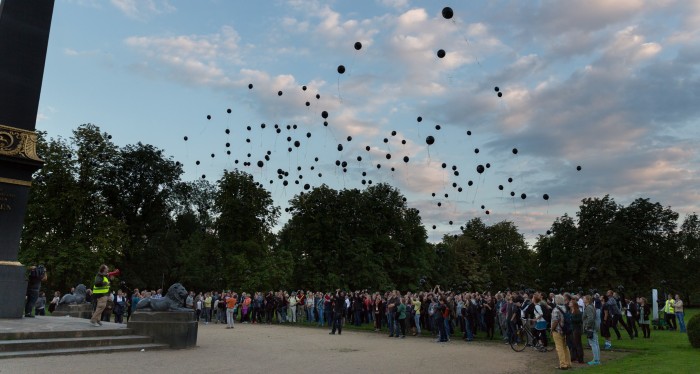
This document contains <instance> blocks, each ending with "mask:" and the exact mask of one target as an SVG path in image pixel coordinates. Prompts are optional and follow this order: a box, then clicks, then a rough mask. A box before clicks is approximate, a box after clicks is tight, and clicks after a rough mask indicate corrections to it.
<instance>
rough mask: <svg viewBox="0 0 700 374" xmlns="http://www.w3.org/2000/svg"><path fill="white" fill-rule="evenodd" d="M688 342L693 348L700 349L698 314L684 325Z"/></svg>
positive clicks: (699, 318) (699, 315) (699, 317)
mask: <svg viewBox="0 0 700 374" xmlns="http://www.w3.org/2000/svg"><path fill="white" fill-rule="evenodd" d="M686 329H687V331H688V340H690V345H692V346H693V348H700V314H696V315H695V316H694V317H693V318H691V319H690V321H688V324H687V325H686Z"/></svg>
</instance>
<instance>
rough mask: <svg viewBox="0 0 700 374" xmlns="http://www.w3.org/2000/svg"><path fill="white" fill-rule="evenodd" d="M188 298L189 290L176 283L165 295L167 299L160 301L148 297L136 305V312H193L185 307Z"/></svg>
mask: <svg viewBox="0 0 700 374" xmlns="http://www.w3.org/2000/svg"><path fill="white" fill-rule="evenodd" d="M186 298H187V290H186V289H185V287H183V286H182V285H181V284H180V283H175V284H173V285H172V286H170V288H168V293H167V294H165V297H163V298H160V299H154V298H152V297H147V298H145V299H143V300H141V301H139V303H138V304H136V310H144V311H154V312H184V311H192V309H189V308H185V307H183V305H184V304H185V299H186Z"/></svg>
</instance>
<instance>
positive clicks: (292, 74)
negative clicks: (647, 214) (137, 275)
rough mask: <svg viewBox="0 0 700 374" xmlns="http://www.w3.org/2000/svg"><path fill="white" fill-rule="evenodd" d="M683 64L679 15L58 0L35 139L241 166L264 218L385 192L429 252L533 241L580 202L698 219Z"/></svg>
mask: <svg viewBox="0 0 700 374" xmlns="http://www.w3.org/2000/svg"><path fill="white" fill-rule="evenodd" d="M444 7H450V8H451V9H452V10H453V12H452V13H453V16H452V17H451V18H450V19H447V18H445V17H444V16H443V12H442V11H443V8H444ZM356 42H360V43H361V48H360V49H359V50H358V49H356V48H355V44H356ZM439 50H444V51H445V56H444V57H443V58H439V57H438V51H439ZM339 65H343V67H344V68H345V71H344V73H343V74H339V71H338V67H339ZM699 67H700V1H698V0H692V1H689V0H658V1H642V0H616V1H606V0H569V1H553V0H540V1H454V0H453V1H452V2H444V3H443V2H439V1H412V0H366V1H352V2H351V1H340V0H337V1H318V0H269V1H259V2H258V1H256V2H254V1H224V0H202V1H196V2H195V1H177V0H56V5H55V9H54V15H53V22H52V26H51V35H50V40H49V47H48V54H47V58H46V68H45V71H44V81H43V88H42V95H41V101H40V106H39V114H38V118H37V130H40V131H46V132H47V133H48V135H49V136H50V137H63V138H68V137H70V135H71V131H72V130H74V129H75V128H76V127H77V126H79V125H80V124H83V123H93V124H96V125H98V126H99V127H100V128H101V130H102V131H106V132H108V133H109V134H110V135H112V136H113V139H112V140H113V141H114V142H115V143H116V144H117V145H119V146H124V145H127V144H135V143H137V142H143V143H147V144H153V145H155V146H156V147H158V148H161V149H163V150H164V151H165V153H166V154H167V155H169V157H172V159H173V160H176V161H178V162H181V163H183V165H184V169H185V175H184V179H185V180H196V179H200V178H203V177H204V178H206V179H208V180H209V181H212V182H214V181H216V180H218V179H219V178H220V177H221V175H222V173H223V171H224V170H232V169H235V168H238V169H240V170H244V171H246V172H249V173H251V174H252V175H253V176H254V177H255V179H256V181H259V182H260V183H262V184H263V185H264V186H265V188H266V189H267V190H269V191H270V193H271V194H272V197H273V198H274V200H275V204H276V205H278V206H280V207H282V208H285V207H287V206H288V201H289V199H291V198H292V197H293V196H295V195H296V194H298V193H300V192H302V191H304V188H305V187H306V186H305V185H307V184H308V187H309V188H311V189H312V188H314V187H315V186H319V185H321V184H323V183H325V184H327V185H328V186H330V187H333V188H337V189H342V188H365V187H366V186H368V185H369V183H372V184H373V185H376V184H378V183H389V184H391V185H393V186H395V187H397V188H398V189H399V190H400V191H401V192H402V193H403V194H404V195H405V196H406V198H407V204H408V206H409V207H414V208H417V209H419V210H420V214H421V216H422V218H423V223H424V225H425V226H426V228H427V229H428V235H429V240H431V241H439V240H440V238H441V237H442V236H443V235H445V234H455V233H458V232H459V227H460V225H463V224H464V223H466V222H467V221H468V220H470V219H471V218H473V217H480V218H481V219H483V220H484V221H485V222H486V223H487V224H494V223H497V222H500V221H502V220H509V221H513V222H514V223H515V224H516V225H517V226H518V227H519V229H520V231H521V232H522V233H523V234H524V235H525V237H526V238H527V239H528V240H529V241H532V240H534V239H535V238H536V237H537V236H538V235H541V234H545V233H546V231H547V229H548V228H549V227H550V226H551V224H552V222H553V221H554V220H555V219H556V217H558V216H561V215H563V214H569V215H572V216H573V215H575V214H576V212H577V210H578V206H579V205H580V203H581V200H582V199H583V198H586V197H602V196H604V195H606V194H609V195H610V196H611V197H613V198H614V199H615V200H616V201H617V202H618V203H621V204H629V203H630V202H632V201H633V200H634V199H637V198H640V197H641V198H649V199H650V200H651V201H652V202H659V203H661V204H662V205H664V206H670V207H671V208H672V209H673V210H675V211H677V212H679V213H680V214H681V219H682V217H683V216H684V215H686V214H688V213H692V212H697V211H699V209H698V206H699V204H700V192H699V190H698V186H700V173H698V171H697V166H696V165H698V163H699V162H700V151H699V149H700V69H699ZM251 84H252V88H249V85H251ZM304 87H305V88H306V89H305V90H304V89H303V88H304ZM497 90H498V91H497ZM280 92H281V95H280V94H279V93H280ZM499 93H500V94H502V95H501V96H500V97H499ZM317 95H318V98H317ZM307 103H308V104H307ZM228 109H230V110H231V112H230V113H228V112H227V110H228ZM323 112H326V113H327V114H328V116H327V118H325V119H324V118H323ZM208 116H210V117H208ZM419 117H420V118H421V121H420V122H419V121H418V118H419ZM208 118H210V119H208ZM324 121H326V122H327V126H325V125H324ZM263 124H264V128H263ZM275 125H278V127H279V129H280V131H279V133H277V132H276V127H275ZM294 125H296V128H294V127H293V126H294ZM248 126H250V130H248ZM287 126H290V129H289V130H288V129H287ZM227 129H228V130H229V132H228V133H227V132H226V130H227ZM429 136H432V137H433V139H434V142H433V143H432V144H431V145H429V144H427V143H428V142H427V140H428V139H427V138H428V137H429ZM185 137H187V140H186V141H185ZM349 137H350V138H349ZM288 138H289V141H288ZM385 139H386V140H385ZM295 141H298V142H299V143H298V144H299V146H298V147H297V146H295V143H294V142H295ZM404 141H405V142H404ZM227 144H228V147H227ZM341 146H342V150H339V149H340V148H341ZM367 146H369V147H370V148H369V149H370V150H369V151H367V150H366V147H367ZM290 148H291V151H289V149H290ZM477 149H478V153H477ZM515 150H517V154H516V153H515ZM227 151H230V155H229V154H227ZM268 152H269V153H268ZM249 154H250V156H248V155H249ZM212 155H213V157H212ZM389 155H390V156H389ZM265 156H268V157H269V160H267V159H266V158H265ZM406 156H407V157H408V162H404V157H406ZM358 157H359V159H358ZM387 157H391V158H390V159H388V158H387ZM316 158H318V161H316ZM198 161H199V162H198ZM258 161H262V162H263V163H262V165H263V166H262V167H258ZM336 161H338V162H341V163H342V162H343V161H344V162H346V163H347V166H346V168H345V169H346V170H345V171H343V167H342V165H343V164H341V166H336ZM244 162H250V163H251V165H250V166H244ZM443 163H444V164H445V167H444V168H443ZM487 164H488V165H487ZM479 165H482V166H484V171H483V173H479V172H478V171H477V168H478V166H479ZM486 166H489V167H486ZM577 166H580V167H581V169H580V170H577ZM312 167H313V170H312ZM392 168H393V169H392ZM279 169H281V170H283V171H286V172H288V173H289V175H288V176H286V177H284V178H283V179H278V170H279ZM299 169H301V170H299ZM455 171H456V173H455ZM363 173H364V175H363ZM319 174H321V176H319ZM509 178H512V182H509V181H508V179H509ZM285 180H286V181H287V183H288V185H287V186H284V185H283V182H284V181H285ZM271 181H272V183H271ZM363 181H364V183H365V184H363ZM297 182H298V184H297ZM470 182H471V183H470ZM499 186H503V189H502V190H501V189H499ZM511 193H512V194H513V195H514V196H513V197H511ZM433 194H435V195H433ZM523 194H524V195H523ZM545 194H546V195H547V196H548V197H549V199H548V200H545V199H544V197H545ZM522 197H525V198H524V199H523V198H522ZM482 206H483V208H482ZM487 211H488V214H487ZM288 219H289V214H286V213H283V214H282V217H281V219H280V222H279V224H278V228H279V227H281V226H282V225H283V224H284V223H285V222H286V221H287V220H288ZM433 226H434V228H433Z"/></svg>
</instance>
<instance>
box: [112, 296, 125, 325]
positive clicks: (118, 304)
mask: <svg viewBox="0 0 700 374" xmlns="http://www.w3.org/2000/svg"><path fill="white" fill-rule="evenodd" d="M124 312H126V297H125V296H124V293H123V292H122V290H118V291H117V294H116V295H114V322H115V323H124Z"/></svg>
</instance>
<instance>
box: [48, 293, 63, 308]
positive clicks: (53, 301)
mask: <svg viewBox="0 0 700 374" xmlns="http://www.w3.org/2000/svg"><path fill="white" fill-rule="evenodd" d="M59 301H61V291H56V292H54V293H53V299H51V303H49V313H53V311H54V310H56V306H58V302H59Z"/></svg>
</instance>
